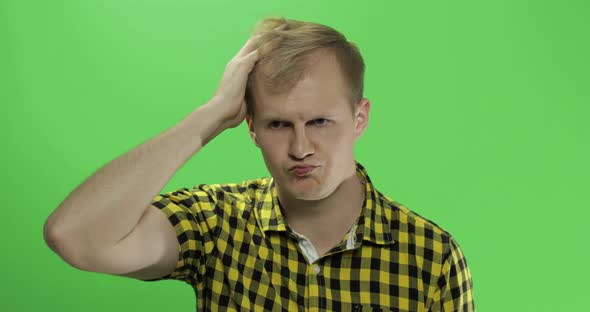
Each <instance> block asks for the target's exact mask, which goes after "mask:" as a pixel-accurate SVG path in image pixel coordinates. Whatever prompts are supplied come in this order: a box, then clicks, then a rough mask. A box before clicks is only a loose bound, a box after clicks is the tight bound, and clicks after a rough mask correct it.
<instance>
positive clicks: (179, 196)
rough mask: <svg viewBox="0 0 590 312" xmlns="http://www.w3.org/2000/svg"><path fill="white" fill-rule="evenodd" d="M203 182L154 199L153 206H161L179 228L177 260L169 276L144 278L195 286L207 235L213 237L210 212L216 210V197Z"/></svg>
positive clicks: (149, 280)
mask: <svg viewBox="0 0 590 312" xmlns="http://www.w3.org/2000/svg"><path fill="white" fill-rule="evenodd" d="M203 186H204V185H203V184H201V185H199V186H196V187H195V188H193V189H192V190H189V189H187V188H182V189H179V190H176V191H172V192H168V193H164V194H160V195H158V196H156V197H154V198H153V200H152V202H151V205H152V206H154V207H156V208H158V209H160V211H161V212H162V213H164V215H165V216H166V218H167V219H168V220H169V221H170V223H171V224H172V225H173V226H174V229H175V230H176V237H177V239H178V252H179V256H178V262H177V263H176V268H175V269H174V271H173V272H172V273H170V274H168V275H165V276H162V277H159V278H153V279H144V280H143V281H146V282H153V281H160V280H169V279H173V280H180V281H184V282H186V283H188V284H191V285H194V284H196V283H197V282H198V280H199V278H198V276H197V272H198V269H199V266H200V264H201V263H202V262H203V261H204V259H203V258H204V257H203V256H204V255H206V254H207V252H206V250H205V245H206V241H207V240H208V239H207V237H210V233H209V232H210V231H211V227H210V224H211V222H209V223H208V221H210V219H211V218H208V217H207V216H208V212H211V213H212V211H213V207H214V206H215V202H216V200H215V198H214V196H213V194H211V193H210V192H206V191H204V188H203Z"/></svg>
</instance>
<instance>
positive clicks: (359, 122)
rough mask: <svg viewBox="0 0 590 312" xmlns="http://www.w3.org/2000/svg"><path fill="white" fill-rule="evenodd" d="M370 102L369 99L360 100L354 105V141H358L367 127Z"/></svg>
mask: <svg viewBox="0 0 590 312" xmlns="http://www.w3.org/2000/svg"><path fill="white" fill-rule="evenodd" d="M370 110H371V102H369V99H366V98H362V99H360V100H359V101H358V103H356V106H355V114H354V141H355V142H356V140H358V139H359V138H360V137H361V135H363V133H365V130H366V129H367V126H368V125H369V111H370Z"/></svg>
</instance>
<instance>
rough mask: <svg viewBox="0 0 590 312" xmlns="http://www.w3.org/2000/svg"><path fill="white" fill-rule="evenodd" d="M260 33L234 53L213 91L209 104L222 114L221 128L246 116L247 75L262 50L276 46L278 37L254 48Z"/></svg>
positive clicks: (278, 28) (266, 50)
mask: <svg viewBox="0 0 590 312" xmlns="http://www.w3.org/2000/svg"><path fill="white" fill-rule="evenodd" d="M286 25H287V24H282V25H280V26H278V27H277V28H275V30H281V29H284V28H285V26H286ZM260 35H261V34H258V35H254V36H252V37H250V39H248V41H247V42H246V44H245V45H244V46H243V47H242V49H241V50H240V51H239V52H238V54H236V55H235V56H234V57H233V58H232V59H231V60H230V61H229V63H227V65H226V67H225V71H224V73H223V77H222V78H221V82H220V83H219V86H218V87H217V90H216V91H215V95H214V96H213V99H212V100H211V101H209V104H210V105H214V106H215V110H217V111H218V112H220V113H221V114H222V115H223V118H222V120H223V126H222V128H223V129H226V128H235V127H237V126H238V125H240V123H242V121H243V120H244V118H245V117H246V100H245V98H244V96H245V92H246V82H247V81H248V75H249V74H250V72H251V71H252V69H253V68H254V65H255V64H256V62H257V61H258V60H259V58H260V55H261V54H262V51H264V53H268V51H271V50H272V49H274V48H276V46H277V45H278V44H279V41H280V40H279V39H278V38H277V39H275V40H272V41H271V42H268V43H267V44H265V45H264V46H262V47H259V48H258V49H254V47H255V43H256V40H257V39H258V38H259V37H260Z"/></svg>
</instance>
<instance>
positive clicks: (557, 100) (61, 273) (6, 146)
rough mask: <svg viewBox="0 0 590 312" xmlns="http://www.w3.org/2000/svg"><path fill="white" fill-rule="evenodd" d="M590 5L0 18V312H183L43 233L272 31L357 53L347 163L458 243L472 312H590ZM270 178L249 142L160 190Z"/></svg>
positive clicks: (227, 142) (147, 4)
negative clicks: (330, 37)
mask: <svg viewBox="0 0 590 312" xmlns="http://www.w3.org/2000/svg"><path fill="white" fill-rule="evenodd" d="M589 6H590V5H589V4H588V2H586V1H532V0H530V1H514V0H511V1H508V0H501V1H499V0H494V1H466V0H465V1H342V0H339V1H321V2H320V1H253V0H249V1H212V0H211V1H195V0H193V1H171V0H158V1H63V0H62V1H18V0H1V2H0V38H1V40H0V45H1V48H0V88H1V89H0V91H1V92H0V101H1V112H0V116H1V117H0V118H2V120H1V123H0V127H1V129H0V130H1V133H2V153H1V155H2V160H1V161H0V166H1V168H0V169H1V170H2V176H3V178H2V180H3V188H2V204H3V205H2V206H3V207H2V208H3V210H2V211H3V215H2V220H1V221H0V222H2V226H1V231H2V235H1V236H0V239H1V240H2V242H1V243H2V246H3V248H2V249H3V251H2V257H1V261H2V263H1V266H0V275H1V276H2V279H1V280H2V282H1V287H2V289H1V290H0V310H2V311H193V310H194V307H195V297H194V293H193V290H192V288H191V287H190V286H189V285H187V284H185V283H183V282H179V281H163V282H158V283H146V282H141V281H138V280H134V279H129V278H124V277H117V276H110V275H106V274H100V273H92V272H84V271H79V270H77V269H75V268H73V267H71V266H69V265H68V264H67V263H65V262H63V261H62V260H61V258H59V257H58V256H57V255H56V254H54V253H53V252H52V251H51V250H50V249H49V247H47V246H46V245H45V243H44V240H43V234H42V229H43V224H44V222H45V221H46V218H47V217H48V216H49V214H50V213H51V212H52V211H53V210H54V209H55V208H56V207H57V206H58V205H59V204H60V203H61V202H62V201H63V200H64V199H65V197H66V196H67V195H68V194H69V193H70V192H71V191H72V190H73V189H74V188H75V187H77V186H78V185H79V184H80V183H82V182H83V181H84V180H85V179H86V178H88V177H89V176H90V175H91V174H92V173H94V172H95V171H96V170H98V169H99V168H101V167H102V166H103V165H105V164H106V163H108V162H109V161H111V160H113V159H115V158H116V157H118V156H119V155H121V154H123V153H125V152H127V151H129V150H131V149H133V148H134V147H136V146H138V145H139V144H141V143H143V142H145V141H146V140H148V139H150V138H152V137H154V136H156V135H158V134H159V133H161V132H163V131H165V130H166V129H168V128H170V127H172V126H173V125H175V124H176V123H177V122H179V121H180V120H181V119H182V118H184V117H185V116H186V115H187V114H189V113H190V112H191V111H193V110H194V109H195V108H196V107H197V106H199V105H201V104H203V103H205V102H206V101H207V100H209V99H210V97H211V96H212V95H213V93H214V91H215V90H216V87H217V85H218V83H219V80H220V78H221V74H222V73H223V70H224V67H225V65H226V63H227V62H228V61H229V60H230V59H231V58H232V57H233V56H234V55H235V54H236V53H237V52H238V51H239V49H240V48H241V47H242V46H243V44H244V43H245V42H246V40H247V39H248V37H249V36H250V33H251V31H252V30H253V27H254V24H255V23H256V22H257V21H258V20H260V19H262V18H264V17H267V16H271V15H280V16H284V17H286V18H292V19H299V20H306V21H314V22H318V23H321V24H325V25H328V26H331V27H334V28H336V29H337V30H339V31H341V32H342V33H343V34H344V35H345V36H347V38H348V39H349V40H351V41H353V42H355V43H357V44H358V45H359V47H360V49H361V53H362V55H363V56H364V59H365V63H366V66H367V67H366V77H365V97H367V98H369V99H370V101H371V104H372V108H371V112H370V123H369V126H368V129H367V131H366V132H365V134H364V136H363V137H362V138H361V139H360V140H359V141H358V142H357V144H356V146H355V156H356V159H357V160H359V161H360V162H361V163H362V164H363V165H365V167H366V168H367V170H368V173H369V175H370V176H371V178H372V180H373V182H374V183H375V185H376V187H377V188H378V189H379V190H380V191H381V192H383V193H384V194H386V195H388V196H389V197H391V198H392V199H394V200H396V201H398V202H400V203H402V204H404V205H405V206H407V207H408V208H410V209H412V210H414V211H415V212H417V213H419V214H421V215H423V216H424V217H426V218H428V219H431V220H433V221H434V222H436V223H438V224H439V225H440V226H442V227H443V228H444V229H446V230H448V231H449V232H450V233H451V234H452V235H453V236H454V237H455V238H456V239H457V241H458V242H459V244H460V246H461V248H462V250H463V252H464V253H465V256H466V258H467V263H468V265H469V266H470V269H471V273H472V277H473V283H474V296H475V303H476V306H477V309H478V311H574V310H575V311H579V310H581V309H583V308H584V307H586V308H587V307H588V305H587V299H588V298H587V291H588V286H587V284H588V278H589V277H590V274H589V269H588V256H589V252H588V250H587V248H588V245H589V244H588V242H587V238H588V230H587V225H588V217H589V216H590V214H589V212H588V209H589V208H590V205H588V199H587V197H585V196H587V195H583V194H588V189H590V188H589V184H590V183H588V182H589V181H588V177H589V173H590V172H589V171H590V170H589V167H590V166H589V165H588V159H589V158H590V157H589V150H590V148H589V147H588V142H589V134H590V131H589V127H588V117H589V116H588V115H589V114H588V113H589V109H588V108H587V105H588V104H589V103H590V91H589V86H590V77H589V73H590V68H589V67H590V66H589V63H590V62H589V60H588V57H589V55H590V49H589V47H590V45H589V38H590V34H589V33H590V32H589V28H590V27H589V25H590V23H589V22H588V20H589V16H590V15H589V14H588V12H589V10H588V8H589ZM236 150H240V152H239V153H235V152H232V151H236ZM170 152H171V153H174V151H170ZM267 175H268V171H267V169H266V167H265V165H264V162H263V159H262V156H261V154H260V152H259V150H258V149H256V147H255V146H254V145H253V143H252V142H251V140H250V139H249V137H248V134H247V128H246V125H245V123H243V124H241V125H240V126H239V127H237V128H234V129H230V130H227V131H225V132H224V133H222V134H221V135H219V136H218V137H217V138H216V139H214V140H213V141H212V142H211V143H209V144H208V145H206V146H205V147H204V148H203V149H202V150H201V151H200V152H199V153H198V154H196V155H195V156H193V157H192V158H191V159H190V160H189V161H187V162H186V163H185V164H184V165H183V166H182V167H181V169H180V170H179V171H178V172H177V173H176V174H175V175H174V176H173V178H172V179H171V180H170V181H169V182H168V184H167V185H166V187H165V188H164V190H163V191H170V190H174V189H178V188H181V187H192V186H194V185H196V184H199V183H224V182H237V181H242V180H244V179H247V178H253V177H261V176H267ZM583 196H584V197H583Z"/></svg>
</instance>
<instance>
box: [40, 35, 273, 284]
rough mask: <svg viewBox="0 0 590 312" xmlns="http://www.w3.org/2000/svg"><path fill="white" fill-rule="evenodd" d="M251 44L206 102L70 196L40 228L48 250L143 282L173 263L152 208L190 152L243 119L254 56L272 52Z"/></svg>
mask: <svg viewBox="0 0 590 312" xmlns="http://www.w3.org/2000/svg"><path fill="white" fill-rule="evenodd" d="M253 38H254V37H252V38H250V40H248V42H247V43H246V44H245V45H244V47H243V48H242V49H241V50H240V51H239V53H238V54H237V55H236V56H235V57H234V58H233V59H232V60H231V61H230V62H229V63H228V64H227V66H226V69H225V72H224V74H223V76H222V79H221V82H220V84H219V87H218V89H217V91H216V92H215V95H214V96H213V97H212V99H211V100H210V101H209V102H207V103H205V104H203V105H201V106H200V107H198V108H197V109H196V110H194V111H193V112H192V113H191V114H189V115H188V116H187V117H185V118H184V119H183V120H182V121H181V122H180V123H178V124H177V125H175V126H174V127H172V128H170V129H168V130H166V131H164V132H163V133H161V134H160V135H158V136H156V137H154V138H152V139H150V140H148V141H147V142H145V143H143V144H141V145H139V146H138V147H136V148H134V149H133V150H131V151H129V152H127V153H126V154H123V155H122V156H120V157H118V158H116V159H115V160H113V161H111V162H110V163H108V164H107V165H105V166H104V167H102V168H101V169H100V170H98V171H97V172H96V173H94V174H93V175H92V176H91V177H89V178H88V179H87V180H86V181H84V182H83V183H82V184H81V185H80V186H78V187H77V188H76V189H75V190H74V191H72V192H71V193H70V194H69V196H68V197H67V198H66V199H65V200H64V201H63V202H62V203H61V204H60V205H59V207H57V209H56V210H55V211H54V212H53V213H52V214H51V215H50V216H49V218H48V219H47V221H46V223H45V225H44V229H43V234H44V238H45V241H46V242H47V244H48V246H49V247H50V248H51V249H52V250H53V251H55V252H56V253H57V254H59V255H60V256H61V257H62V258H63V259H64V260H65V261H66V262H68V263H69V264H71V265H72V266H74V267H77V268H80V269H83V270H89V271H97V272H105V273H110V274H119V275H124V273H129V272H139V273H138V274H137V275H135V276H143V277H146V276H157V275H158V274H159V273H161V272H163V271H164V269H162V268H163V267H165V268H167V269H166V271H168V269H171V265H172V264H173V262H174V260H175V259H176V260H177V259H178V242H177V241H176V240H175V236H174V228H173V227H172V225H171V224H170V223H169V222H168V220H166V219H165V218H164V217H163V214H162V213H161V212H159V211H158V210H157V209H156V208H155V207H153V206H150V203H151V201H152V200H153V199H154V198H155V196H156V195H157V194H158V193H159V192H160V191H161V190H162V188H163V187H164V186H165V185H166V183H167V182H168V181H169V180H170V178H171V177H172V175H173V174H174V173H175V172H176V171H177V170H178V169H179V168H180V167H181V166H182V165H183V164H184V163H185V162H186V161H187V160H188V159H189V158H190V157H191V156H192V155H193V154H195V153H197V152H198V151H199V150H200V149H201V148H202V147H203V146H204V145H205V144H207V143H208V142H209V141H210V140H212V139H213V138H214V137H216V136H217V135H218V134H219V133H221V132H222V131H223V130H225V129H227V128H234V127H236V126H238V125H239V124H240V123H241V122H242V121H243V119H244V118H245V115H246V104H245V99H244V90H245V86H246V82H247V78H248V74H249V73H250V71H251V70H252V68H253V67H254V64H255V63H256V62H257V60H258V58H259V52H258V50H259V49H262V48H271V47H272V46H268V47H259V48H258V49H255V48H254V47H255V40H252V39H253ZM146 207H147V208H146ZM156 272H157V273H158V274H156Z"/></svg>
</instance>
